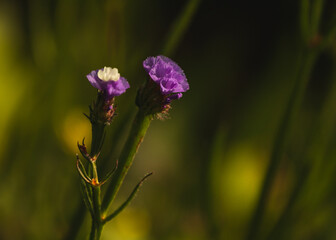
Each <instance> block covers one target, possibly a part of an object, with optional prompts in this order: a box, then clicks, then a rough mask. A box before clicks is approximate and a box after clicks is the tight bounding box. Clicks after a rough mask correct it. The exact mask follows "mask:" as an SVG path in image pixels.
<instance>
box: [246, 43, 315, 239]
mask: <svg viewBox="0 0 336 240" xmlns="http://www.w3.org/2000/svg"><path fill="white" fill-rule="evenodd" d="M316 55H317V54H316V52H315V51H314V50H311V49H305V50H303V54H302V58H301V59H302V62H301V64H300V69H299V72H298V75H297V80H296V83H295V86H294V88H293V90H292V93H291V95H290V98H289V101H288V103H287V106H286V109H285V113H284V115H283V117H282V120H281V123H280V126H279V128H278V131H277V133H276V138H275V142H274V145H273V150H272V154H271V158H270V162H269V165H268V169H267V171H266V175H265V177H264V182H263V185H262V189H261V193H260V195H259V200H258V202H257V205H256V208H255V211H254V213H253V215H252V219H251V222H250V225H249V229H248V234H247V238H246V239H249V240H252V239H256V238H257V236H258V234H259V232H260V227H261V223H262V220H263V217H264V214H265V209H266V204H267V202H268V198H269V195H270V192H271V187H272V185H273V182H274V179H275V174H276V170H277V168H278V166H279V164H280V162H281V159H282V156H283V153H284V150H285V146H286V143H287V138H288V134H289V132H290V128H291V125H292V121H293V119H294V115H295V113H296V112H297V111H298V109H299V107H300V104H301V101H302V98H303V96H304V92H305V89H306V85H307V83H308V80H309V76H310V74H311V71H312V66H313V64H314V62H315V59H316Z"/></svg>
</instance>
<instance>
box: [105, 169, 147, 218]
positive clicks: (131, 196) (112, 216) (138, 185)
mask: <svg viewBox="0 0 336 240" xmlns="http://www.w3.org/2000/svg"><path fill="white" fill-rule="evenodd" d="M152 174H153V173H148V174H147V175H146V176H145V177H144V178H143V179H141V181H140V182H139V183H138V184H137V185H136V186H135V188H134V189H133V191H132V193H131V195H130V196H129V197H128V198H127V200H126V201H125V202H124V203H123V204H122V205H121V206H120V207H119V208H118V209H117V210H115V211H114V212H113V213H112V214H111V215H109V216H108V217H106V218H105V219H104V223H106V222H108V221H110V220H112V219H113V218H114V217H115V216H117V215H118V214H119V213H120V212H121V211H122V210H123V209H124V208H125V207H127V205H128V204H129V203H130V202H131V201H132V200H133V198H134V197H135V195H136V193H137V192H138V190H139V188H140V186H141V185H142V183H143V182H144V181H145V180H146V178H148V177H149V176H150V175H152Z"/></svg>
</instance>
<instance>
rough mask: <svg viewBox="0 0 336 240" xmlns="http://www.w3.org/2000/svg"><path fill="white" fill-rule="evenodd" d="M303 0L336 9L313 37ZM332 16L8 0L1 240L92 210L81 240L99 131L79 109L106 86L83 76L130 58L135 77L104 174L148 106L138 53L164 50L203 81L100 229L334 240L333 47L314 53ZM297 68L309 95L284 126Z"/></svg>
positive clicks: (205, 5) (170, 2) (186, 5)
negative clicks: (88, 170) (82, 180)
mask: <svg viewBox="0 0 336 240" xmlns="http://www.w3.org/2000/svg"><path fill="white" fill-rule="evenodd" d="M303 2H306V3H308V5H309V4H310V6H313V7H311V8H310V13H311V14H312V15H314V14H313V13H314V12H315V10H316V11H317V12H318V11H319V10H318V6H320V5H319V4H320V3H324V4H322V5H321V6H322V10H321V17H320V18H321V21H320V24H319V31H317V33H318V34H316V35H313V36H311V37H312V38H311V39H308V40H309V41H310V42H309V41H308V43H307V42H305V41H304V40H302V26H301V27H300V24H299V22H300V16H302V14H300V12H301V11H302V6H305V5H304V4H302V3H303ZM314 7H315V8H316V9H314ZM317 15H318V14H317ZM335 15H336V3H335V2H334V1H333V0H328V1H327V0H325V1H321V0H303V1H299V0H297V1H293V0H277V1H261V0H256V1H248V0H241V1H233V0H223V1H215V0H183V1H182V0H162V1H155V0H142V1H135V0H105V1H103V0H99V1H98V0H96V1H93V0H72V1H68V0H59V1H56V0H52V1H45V0H11V1H1V2H0V73H1V74H0V109H1V114H0V143H1V144H0V179H1V181H0V239H4V240H12V239H14V240H15V239H33V240H34V239H51V240H52V239H85V238H86V237H87V235H88V232H89V228H90V219H89V215H88V214H87V215H86V218H85V221H84V225H83V226H82V227H81V228H80V229H79V234H78V237H77V238H75V237H74V236H73V231H75V229H76V222H77V223H78V221H79V220H78V216H79V215H80V214H79V215H78V211H79V210H78V209H80V206H82V201H81V194H80V190H79V179H78V174H77V172H76V168H75V161H76V158H75V154H76V153H77V152H78V150H77V149H76V143H77V141H78V140H79V141H80V140H81V139H82V138H83V137H86V141H87V142H89V141H90V134H91V133H90V131H91V130H90V124H89V121H88V120H87V119H86V118H85V117H84V115H83V113H87V112H88V105H89V104H90V103H91V101H92V100H93V99H94V98H95V95H96V91H95V89H94V88H93V87H91V85H90V84H89V82H88V81H87V80H86V78H85V75H86V74H87V73H89V72H90V71H91V70H94V69H97V68H101V67H103V66H113V67H118V69H119V71H120V72H121V74H122V75H123V76H125V77H126V78H127V79H128V81H129V82H130V85H131V86H132V88H131V89H130V90H129V91H127V93H126V94H124V95H123V96H121V97H119V98H118V100H117V105H118V116H117V117H116V118H115V120H114V122H113V124H112V125H111V126H110V127H109V129H108V134H107V139H106V142H105V145H104V148H103V152H102V154H101V161H102V162H103V161H104V162H105V165H104V166H103V165H102V164H101V165H100V163H98V166H99V167H100V172H101V173H102V174H103V173H105V172H107V170H108V169H111V168H113V166H114V163H115V161H116V159H117V158H118V155H119V153H120V149H121V148H122V146H123V143H124V141H125V138H126V136H127V132H128V130H129V127H130V124H131V122H132V119H133V117H134V115H135V113H136V107H135V105H134V99H135V94H136V90H137V87H138V86H139V85H140V84H141V83H142V82H143V81H144V79H145V78H146V74H145V72H144V70H143V69H142V61H143V60H144V59H145V58H146V57H147V56H155V55H158V54H165V55H167V56H169V57H171V58H173V59H174V60H175V61H176V62H177V63H178V64H179V65H180V66H181V67H182V68H183V69H184V71H185V73H186V75H187V77H188V79H189V83H190V86H191V88H190V91H189V92H187V93H186V94H184V97H183V98H182V99H181V100H179V101H177V102H174V103H173V108H172V110H171V111H170V119H167V120H165V121H159V120H156V121H153V122H152V124H151V127H150V129H149V131H148V133H147V135H146V138H145V140H144V142H143V144H142V146H141V147H140V150H139V153H138V155H137V157H136V159H135V162H134V164H133V166H132V168H131V170H130V172H129V174H128V176H127V178H126V181H125V183H124V185H123V187H122V189H121V192H120V194H119V196H118V198H117V201H116V202H115V203H114V204H113V208H116V207H117V206H118V205H119V204H120V203H121V202H122V201H123V200H124V199H126V198H127V196H128V194H129V193H130V192H131V191H132V188H133V186H134V185H135V184H136V183H137V182H138V181H139V179H141V177H143V176H144V174H145V173H148V172H154V175H153V176H152V177H151V178H150V179H149V180H148V181H146V183H145V184H144V185H143V186H142V188H141V190H140V192H139V193H138V195H137V197H136V198H135V200H134V201H133V202H132V203H131V205H130V206H129V207H128V208H127V209H126V210H125V211H124V212H122V213H121V214H120V215H119V216H118V217H117V218H116V219H114V220H113V221H112V222H110V223H109V224H107V225H106V227H105V228H104V231H103V235H102V239H106V240H108V239H120V240H158V239H160V240H161V239H162V240H207V239H209V240H212V239H214V240H216V239H229V240H231V239H233V240H234V239H336V227H335V222H336V187H335V183H336V148H335V145H336V129H335V125H336V68H335V67H336V43H335V42H334V41H330V42H328V46H326V47H324V48H323V49H322V50H318V51H316V52H317V53H316V54H315V58H314V59H313V60H312V61H311V62H310V63H311V64H309V63H307V61H306V59H307V57H306V55H305V54H302V52H304V53H307V52H308V53H309V52H311V51H315V50H314V49H315V47H316V45H318V44H319V43H320V42H321V41H323V40H324V39H325V38H324V37H325V36H328V34H329V32H330V31H332V29H335V25H336V24H335V23H336V21H335V20H336V16H335ZM314 16H315V15H314ZM312 22H313V21H312ZM331 40H332V39H331ZM307 46H308V50H307V49H306V48H305V47H307ZM302 49H304V50H302ZM311 49H313V50H311ZM302 66H306V68H305V69H306V70H305V71H303V73H302V71H300V69H301V68H302ZM305 73H306V75H304V74H305ZM300 78H307V81H308V83H307V86H306V87H305V89H306V91H303V93H297V94H299V95H300V94H301V95H302V96H301V95H300V96H301V101H298V104H297V105H298V106H297V107H296V108H295V111H293V114H291V118H292V120H291V121H289V122H290V124H288V126H287V127H282V128H281V126H282V123H283V122H286V121H287V120H286V119H288V118H286V117H284V116H286V115H285V111H286V108H287V107H286V106H288V105H290V103H291V101H290V100H289V99H290V96H292V95H293V91H294V90H293V89H295V88H294V86H295V82H296V81H297V79H300ZM294 95H295V94H294ZM299 98H300V97H299ZM279 133H280V135H281V133H284V135H286V137H284V138H283V139H284V141H283V142H284V144H283V147H282V148H281V147H280V148H276V149H280V151H279V153H278V154H276V155H277V156H279V157H278V158H279V159H278V160H277V161H276V164H274V166H275V167H274V169H273V170H271V171H272V174H269V175H271V177H268V179H269V178H271V179H272V181H270V180H268V181H269V182H270V183H271V184H269V186H268V189H269V192H268V195H267V196H268V197H267V198H266V201H264V202H262V204H261V206H262V209H263V211H262V214H259V215H260V217H257V219H259V223H258V220H256V219H255V218H253V216H254V215H255V212H256V206H258V202H260V193H261V189H262V188H263V186H265V176H267V174H266V173H267V171H270V168H269V166H270V164H271V163H270V162H271V161H272V160H271V159H272V157H271V156H272V152H274V146H276V144H275V143H276V142H277V139H279V138H280V139H281V137H279ZM259 205H260V203H259ZM259 213H260V211H259ZM259 215H258V214H257V216H259ZM77 225H78V224H77ZM251 229H252V230H251ZM253 229H254V230H253ZM251 232H252V233H253V232H254V234H255V235H254V238H252V237H251V238H249V236H250V235H249V233H251ZM252 235H253V234H252Z"/></svg>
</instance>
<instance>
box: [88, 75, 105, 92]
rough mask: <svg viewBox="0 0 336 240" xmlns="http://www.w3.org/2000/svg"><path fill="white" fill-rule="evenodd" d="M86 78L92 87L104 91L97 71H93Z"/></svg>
mask: <svg viewBox="0 0 336 240" xmlns="http://www.w3.org/2000/svg"><path fill="white" fill-rule="evenodd" d="M86 78H87V79H88V80H89V82H90V83H91V85H92V86H93V87H95V88H97V89H99V90H103V89H102V86H101V84H100V82H101V80H100V79H99V78H98V76H97V71H91V73H89V74H88V75H86Z"/></svg>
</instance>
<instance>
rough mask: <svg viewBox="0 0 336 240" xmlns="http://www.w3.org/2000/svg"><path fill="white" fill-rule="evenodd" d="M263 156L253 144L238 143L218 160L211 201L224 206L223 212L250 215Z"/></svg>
mask: <svg viewBox="0 0 336 240" xmlns="http://www.w3.org/2000/svg"><path fill="white" fill-rule="evenodd" d="M222 157H223V156H222ZM265 158H266V155H265V154H264V152H262V151H260V150H258V149H256V148H255V147H254V146H252V145H248V144H239V145H237V146H235V147H233V148H231V149H230V150H229V151H228V152H227V153H226V156H225V158H224V157H223V161H220V165H221V166H219V168H217V170H216V172H217V173H216V174H215V178H213V181H214V188H213V191H214V195H215V204H216V205H217V206H218V205H219V206H221V208H224V211H225V215H230V216H235V217H237V218H244V217H246V216H248V215H249V214H250V210H251V209H252V207H253V206H254V203H255V201H256V198H257V196H258V194H259V188H260V184H261V181H262V176H263V170H264V163H265ZM217 162H218V161H217ZM218 163H219V162H218Z"/></svg>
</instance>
